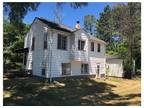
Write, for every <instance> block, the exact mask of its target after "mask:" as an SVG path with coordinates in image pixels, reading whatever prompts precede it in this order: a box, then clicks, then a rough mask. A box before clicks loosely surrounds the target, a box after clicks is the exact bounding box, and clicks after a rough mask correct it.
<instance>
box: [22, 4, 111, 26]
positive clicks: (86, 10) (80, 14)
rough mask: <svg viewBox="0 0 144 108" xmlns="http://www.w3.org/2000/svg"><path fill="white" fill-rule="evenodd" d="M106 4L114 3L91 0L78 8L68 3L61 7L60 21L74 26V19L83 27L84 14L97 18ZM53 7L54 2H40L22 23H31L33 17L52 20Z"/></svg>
mask: <svg viewBox="0 0 144 108" xmlns="http://www.w3.org/2000/svg"><path fill="white" fill-rule="evenodd" d="M106 5H109V6H112V5H114V3H110V2H106V3H104V2H103V3H96V2H95V3H92V2H91V3H89V4H88V6H86V7H82V8H79V9H73V8H72V7H70V5H68V4H66V5H64V6H63V8H62V16H63V21H62V23H63V24H65V25H67V26H70V27H72V28H74V27H75V24H76V21H77V20H79V21H80V24H81V26H82V27H83V21H84V16H85V15H88V14H93V15H95V16H96V18H97V19H98V18H99V13H101V12H103V9H104V7H105V6H106ZM54 9H55V3H41V4H40V5H39V7H38V9H37V11H31V12H28V13H27V15H26V16H25V18H24V20H23V21H24V23H27V24H31V23H32V21H33V19H34V18H35V17H43V18H46V19H49V20H51V21H54Z"/></svg>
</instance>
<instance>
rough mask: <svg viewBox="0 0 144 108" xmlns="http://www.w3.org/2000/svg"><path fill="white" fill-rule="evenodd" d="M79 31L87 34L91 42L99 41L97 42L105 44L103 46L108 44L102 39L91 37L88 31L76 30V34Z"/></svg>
mask: <svg viewBox="0 0 144 108" xmlns="http://www.w3.org/2000/svg"><path fill="white" fill-rule="evenodd" d="M79 31H81V32H83V33H85V34H86V35H87V37H88V39H89V40H92V41H97V42H99V43H103V44H107V43H106V42H105V41H103V40H101V39H98V38H96V37H94V36H92V35H90V34H89V33H88V32H87V31H85V30H84V29H79V30H75V31H74V32H79Z"/></svg>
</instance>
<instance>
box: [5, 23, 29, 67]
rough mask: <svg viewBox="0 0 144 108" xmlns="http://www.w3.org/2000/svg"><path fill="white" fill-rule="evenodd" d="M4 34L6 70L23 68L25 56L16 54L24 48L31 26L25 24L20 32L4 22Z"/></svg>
mask: <svg viewBox="0 0 144 108" xmlns="http://www.w3.org/2000/svg"><path fill="white" fill-rule="evenodd" d="M3 26H4V34H3V43H4V44H3V56H4V69H9V68H17V67H21V66H20V65H19V63H22V59H23V55H22V54H18V53H15V50H16V49H19V48H23V46H24V35H25V34H26V32H27V31H28V28H29V25H25V24H23V27H24V28H23V31H21V32H19V30H17V29H16V27H15V26H14V25H13V24H12V23H9V22H8V21H6V20H5V21H4V25H3Z"/></svg>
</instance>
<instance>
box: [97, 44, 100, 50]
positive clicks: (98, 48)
mask: <svg viewBox="0 0 144 108" xmlns="http://www.w3.org/2000/svg"><path fill="white" fill-rule="evenodd" d="M100 50H101V45H100V44H98V46H97V52H100Z"/></svg>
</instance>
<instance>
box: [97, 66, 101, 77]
mask: <svg viewBox="0 0 144 108" xmlns="http://www.w3.org/2000/svg"><path fill="white" fill-rule="evenodd" d="M99 73H100V65H97V74H98V75H99Z"/></svg>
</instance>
